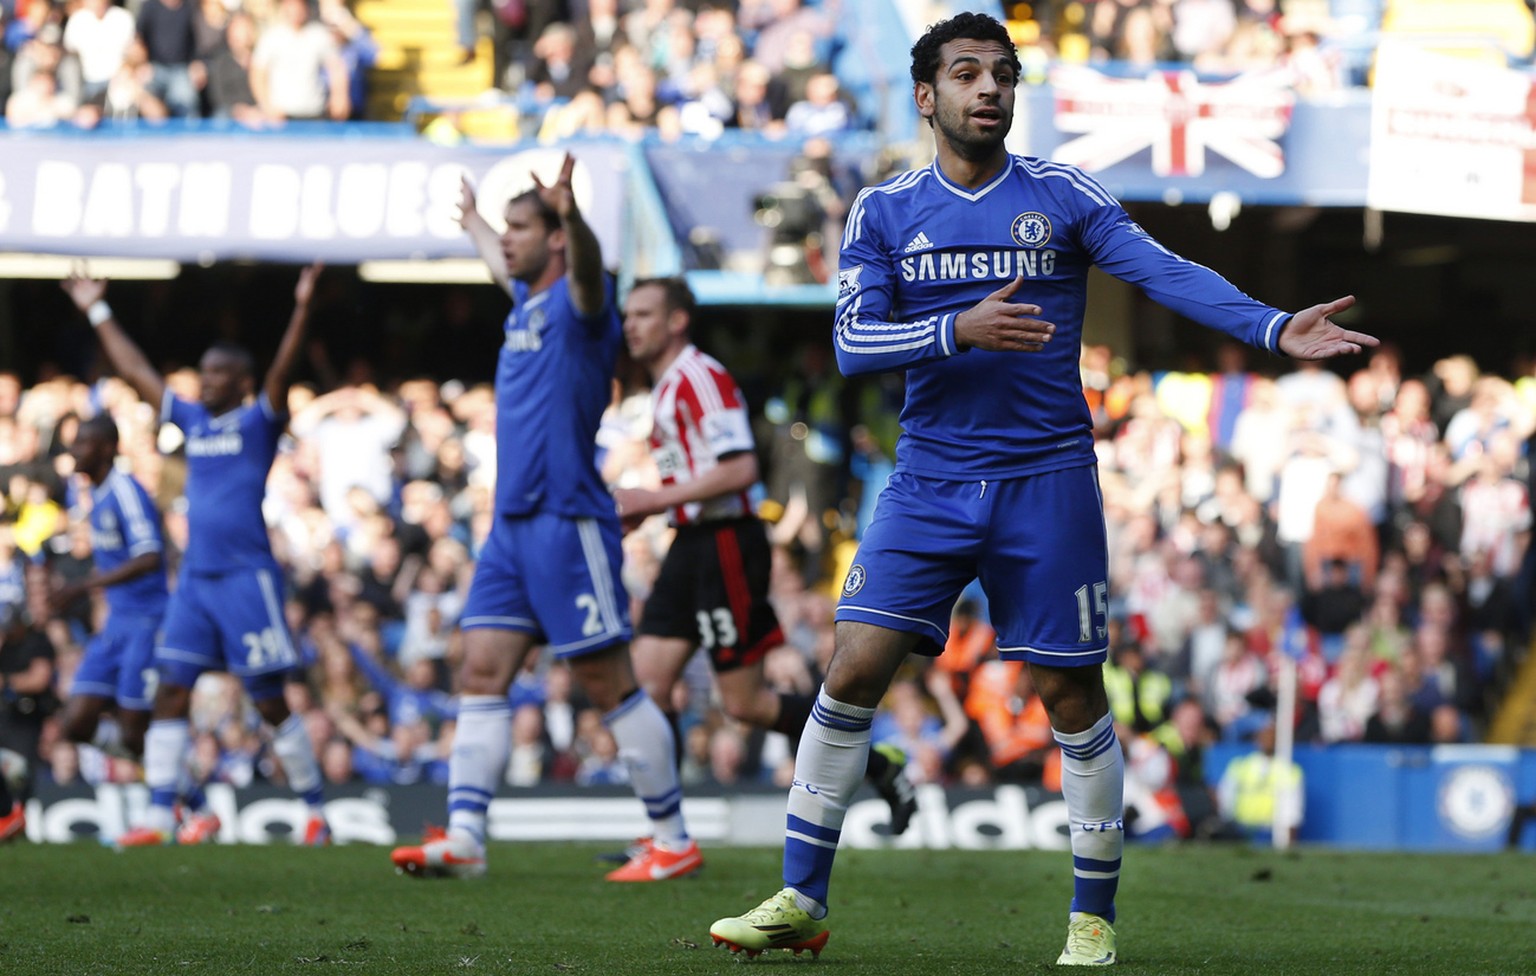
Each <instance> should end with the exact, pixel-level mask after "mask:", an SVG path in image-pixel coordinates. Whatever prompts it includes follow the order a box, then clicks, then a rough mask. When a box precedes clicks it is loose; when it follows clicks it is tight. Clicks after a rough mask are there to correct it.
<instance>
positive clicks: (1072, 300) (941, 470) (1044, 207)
mask: <svg viewBox="0 0 1536 976" xmlns="http://www.w3.org/2000/svg"><path fill="white" fill-rule="evenodd" d="M1093 265H1098V266H1099V267H1100V268H1102V269H1103V270H1105V271H1107V272H1109V273H1110V274H1112V275H1114V276H1115V277H1117V278H1121V279H1123V280H1125V281H1128V282H1131V283H1132V284H1135V285H1137V286H1138V287H1140V288H1141V289H1142V290H1143V291H1144V292H1146V293H1147V295H1149V296H1150V297H1152V298H1153V299H1155V300H1156V301H1158V302H1160V303H1161V304H1163V305H1165V306H1167V307H1168V308H1170V309H1172V310H1173V311H1175V312H1178V313H1179V314H1181V315H1184V316H1186V317H1188V318H1190V319H1193V320H1194V321H1196V322H1199V323H1201V324H1202V325H1206V326H1209V327H1211V328H1214V329H1219V330H1220V331H1222V332H1225V333H1227V334H1228V335H1231V336H1233V337H1235V338H1237V339H1240V340H1242V341H1244V342H1247V343H1249V344H1251V345H1254V346H1258V347H1259V348H1261V349H1266V350H1268V351H1271V352H1274V351H1277V349H1276V345H1275V343H1276V342H1277V341H1278V339H1279V336H1280V330H1281V328H1282V327H1283V326H1284V324H1285V322H1286V320H1287V318H1288V313H1286V312H1282V311H1280V310H1279V309H1275V308H1271V307H1270V306H1268V305H1265V304H1262V303H1261V302H1257V301H1255V300H1254V299H1252V298H1249V297H1248V296H1247V295H1245V294H1243V293H1242V292H1240V291H1238V290H1237V289H1236V288H1235V287H1233V286H1232V284H1230V283H1229V282H1228V281H1227V280H1226V279H1225V278H1223V277H1221V276H1220V275H1218V274H1217V273H1216V272H1214V271H1212V270H1210V269H1209V268H1206V267H1204V266H1202V265H1199V264H1195V263H1194V262H1192V261H1187V260H1185V259H1184V258H1181V257H1179V256H1178V255H1176V254H1174V253H1173V252H1171V251H1169V250H1168V249H1167V248H1165V247H1163V246H1162V245H1161V244H1159V243H1158V242H1157V241H1155V240H1153V239H1152V237H1151V236H1150V235H1148V234H1147V232H1146V231H1144V230H1142V229H1141V227H1139V226H1138V225H1137V224H1136V222H1135V221H1133V220H1131V218H1130V216H1129V215H1128V214H1127V213H1126V212H1125V210H1124V209H1123V208H1122V207H1121V206H1120V204H1119V202H1117V201H1116V200H1115V198H1114V197H1113V196H1111V195H1110V193H1109V192H1108V191H1107V190H1105V189H1104V188H1103V187H1102V186H1100V185H1099V184H1098V183H1097V182H1095V181H1094V180H1093V179H1092V178H1091V177H1089V176H1088V175H1087V174H1085V173H1083V172H1082V171H1081V170H1079V169H1077V168H1075V167H1072V166H1066V165H1062V164H1059V163H1052V162H1048V161H1046V160H1042V159H1035V158H1033V157H1028V156H1010V157H1009V160H1008V165H1007V166H1005V167H1004V168H1003V171H1002V172H1001V173H999V174H998V175H997V177H996V178H995V179H993V180H992V181H991V182H990V183H988V184H987V185H986V186H983V187H981V188H980V189H977V190H974V191H973V190H967V189H965V188H963V187H960V186H957V185H955V184H954V183H952V182H950V181H949V180H947V179H945V178H944V175H943V173H941V172H940V170H939V167H938V164H937V163H934V164H933V165H931V166H929V167H927V168H925V169H920V170H912V171H910V172H907V173H903V174H902V175H900V176H897V177H895V178H894V179H891V180H888V181H887V182H885V183H882V184H880V185H878V186H873V187H869V188H867V189H865V190H864V191H863V192H861V193H860V194H859V196H858V198H857V199H856V200H855V201H854V204H853V207H852V209H851V210H850V211H849V214H848V225H847V229H846V231H845V232H844V235H843V251H842V257H841V261H840V265H839V269H838V296H837V323H836V326H835V330H836V332H835V339H836V349H837V361H838V365H839V366H840V367H841V369H842V371H843V373H844V374H846V375H849V376H852V375H855V374H858V373H868V372H876V371H880V370H893V369H904V370H906V371H907V399H906V404H905V406H904V407H903V409H902V414H901V425H902V435H901V439H900V441H899V442H898V444H897V447H896V468H897V470H898V471H911V472H914V473H916V474H920V475H923V476H926V477H931V478H943V479H954V480H971V479H973V478H975V479H979V478H1002V477H1015V476H1018V475H1023V474H1030V473H1033V472H1037V471H1049V470H1059V469H1063V468H1069V467H1077V466H1081V465H1085V464H1092V463H1093V462H1094V453H1093V436H1092V421H1091V418H1090V416H1089V413H1088V407H1087V404H1086V402H1085V401H1084V399H1083V393H1082V382H1081V380H1080V377H1079V372H1078V359H1079V353H1080V349H1081V345H1082V334H1083V310H1084V307H1085V305H1086V303H1087V292H1088V270H1089V268H1091V267H1092V266H1093ZM1020 274H1022V275H1023V276H1024V282H1023V285H1022V286H1021V287H1020V288H1019V290H1018V291H1017V292H1016V293H1015V294H1014V296H1013V301H1016V302H1020V303H1027V304H1034V305H1038V306H1040V308H1041V312H1040V316H1039V317H1040V318H1042V319H1044V320H1045V321H1047V322H1052V323H1054V324H1055V326H1056V333H1055V335H1054V336H1053V337H1052V339H1051V341H1050V342H1048V343H1046V345H1045V348H1044V349H1043V350H1042V351H1040V352H1033V353H1025V352H988V351H985V350H981V349H971V350H965V351H962V350H959V349H957V348H956V345H955V316H957V315H958V314H960V313H961V312H963V311H965V310H966V309H968V308H971V307H972V306H974V305H976V304H977V303H978V302H980V301H982V300H983V299H984V298H986V296H987V295H989V294H991V293H992V292H994V291H997V290H998V289H999V288H1001V287H1002V286H1003V285H1005V284H1007V283H1008V282H1009V281H1010V280H1011V279H1013V278H1014V277H1015V276H1016V275H1020Z"/></svg>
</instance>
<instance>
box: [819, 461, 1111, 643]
mask: <svg viewBox="0 0 1536 976" xmlns="http://www.w3.org/2000/svg"><path fill="white" fill-rule="evenodd" d="M978 577H979V578H980V580H981V586H982V589H983V590H985V591H986V594H987V600H988V603H989V604H990V609H991V615H992V626H993V627H995V628H996V629H997V649H998V655H999V656H1000V657H1002V658H1003V659H1004V660H1012V661H1031V662H1034V663H1036V664H1045V665H1050V666H1053V667H1080V666H1088V665H1097V664H1102V663H1103V662H1104V660H1105V658H1106V656H1107V649H1108V646H1109V643H1108V639H1107V627H1108V621H1107V619H1106V615H1107V610H1108V608H1107V606H1106V599H1107V593H1108V579H1109V556H1108V550H1107V546H1106V543H1105V535H1104V503H1103V500H1102V499H1101V498H1100V496H1099V477H1098V469H1097V468H1095V467H1093V466H1092V465H1086V466H1083V467H1079V468H1068V469H1066V470H1064V471H1047V472H1043V473H1041V474H1032V475H1026V476H1023V477H1019V478H1008V479H1004V480H1001V481H987V482H980V481H939V480H935V479H932V478H922V477H918V476H917V475H913V474H911V473H909V472H898V473H897V474H894V475H892V476H891V480H890V483H889V484H887V485H886V487H885V490H884V491H882V492H881V493H880V500H879V502H877V503H876V505H875V516H874V519H873V520H872V521H871V522H870V525H869V528H868V529H867V530H866V531H865V533H864V538H863V539H862V540H861V541H860V543H859V551H858V554H857V555H855V556H854V564H853V566H852V568H850V569H849V571H848V578H847V580H846V582H845V583H844V585H843V596H842V600H841V602H839V603H838V606H837V614H836V619H838V620H851V621H857V622H858V623H864V624H874V625H875V626H877V627H885V628H888V629H891V630H902V631H907V632H909V633H914V634H917V635H919V636H920V637H922V638H924V640H923V641H922V642H921V643H919V645H918V647H917V651H918V652H919V653H922V654H929V655H936V654H938V653H940V652H941V651H942V650H943V648H944V642H945V641H946V640H947V639H948V637H949V617H950V611H951V609H952V608H953V607H954V604H955V600H956V599H957V598H958V597H959V595H960V591H961V590H963V589H964V588H965V586H966V584H968V583H970V581H971V580H972V579H975V578H978Z"/></svg>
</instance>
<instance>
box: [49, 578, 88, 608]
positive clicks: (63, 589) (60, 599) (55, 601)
mask: <svg viewBox="0 0 1536 976" xmlns="http://www.w3.org/2000/svg"><path fill="white" fill-rule="evenodd" d="M84 595H85V588H84V587H82V586H77V585H76V584H74V583H66V584H64V585H63V586H60V587H59V588H58V589H56V590H54V591H53V592H52V593H49V594H48V612H49V613H50V614H53V615H54V616H58V615H59V614H61V613H63V612H64V611H65V610H66V609H67V608H68V607H69V605H70V604H71V603H74V602H75V601H76V600H78V599H80V597H82V596H84Z"/></svg>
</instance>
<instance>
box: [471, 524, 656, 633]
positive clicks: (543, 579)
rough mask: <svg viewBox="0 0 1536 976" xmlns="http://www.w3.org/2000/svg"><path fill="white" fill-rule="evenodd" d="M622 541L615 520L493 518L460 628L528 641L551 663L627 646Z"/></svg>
mask: <svg viewBox="0 0 1536 976" xmlns="http://www.w3.org/2000/svg"><path fill="white" fill-rule="evenodd" d="M621 539H622V534H621V533H620V531H619V522H618V519H617V518H612V519H595V518H569V517H567V516H564V515H550V514H545V513H537V514H534V515H520V516H512V517H502V516H497V518H496V524H495V527H494V528H492V529H491V534H490V538H488V539H487V540H486V542H485V548H484V549H483V550H481V553H480V561H479V563H478V564H477V565H476V566H475V579H474V582H472V583H471V584H470V587H469V598H468V599H467V600H465V602H464V613H463V615H462V616H461V617H460V618H459V626H460V627H461V628H463V629H464V630H473V629H475V628H477V627H494V628H499V629H502V630H517V631H522V632H523V633H527V634H532V635H533V637H534V640H536V641H540V642H543V643H545V644H547V645H548V647H549V652H550V653H551V654H554V655H556V656H557V657H571V656H574V655H578V654H589V653H591V652H593V651H599V650H602V649H604V648H606V647H610V646H612V645H614V644H617V643H620V642H621V641H627V640H629V637H630V626H629V595H628V594H627V593H626V591H625V589H624V581H623V580H622V579H621V578H620V576H619V572H620V570H621V569H622V568H623V565H624V551H623V548H622V545H621Z"/></svg>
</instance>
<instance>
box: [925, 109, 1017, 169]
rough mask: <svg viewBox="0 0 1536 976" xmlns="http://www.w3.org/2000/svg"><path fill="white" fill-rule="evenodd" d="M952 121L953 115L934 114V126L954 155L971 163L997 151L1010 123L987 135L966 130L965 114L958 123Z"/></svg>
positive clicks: (1005, 136)
mask: <svg viewBox="0 0 1536 976" xmlns="http://www.w3.org/2000/svg"><path fill="white" fill-rule="evenodd" d="M954 121H955V119H954V117H953V116H949V115H946V114H944V113H939V114H936V115H935V116H934V127H935V129H937V130H938V132H939V133H940V134H942V135H943V137H944V140H945V141H946V142H948V143H949V145H950V148H952V149H953V150H954V151H955V155H957V156H959V157H960V158H961V159H963V160H965V161H967V162H971V163H977V162H981V161H983V160H985V159H987V158H988V157H989V156H991V155H992V154H993V153H995V152H997V149H998V147H999V146H1001V145H1002V144H1003V140H1004V139H1006V138H1007V136H1008V129H1009V128H1011V124H1010V125H1009V126H999V127H998V129H997V130H996V133H995V134H993V135H987V134H982V133H977V132H967V131H966V129H965V121H966V117H965V116H961V117H960V124H959V125H955V124H954Z"/></svg>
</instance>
